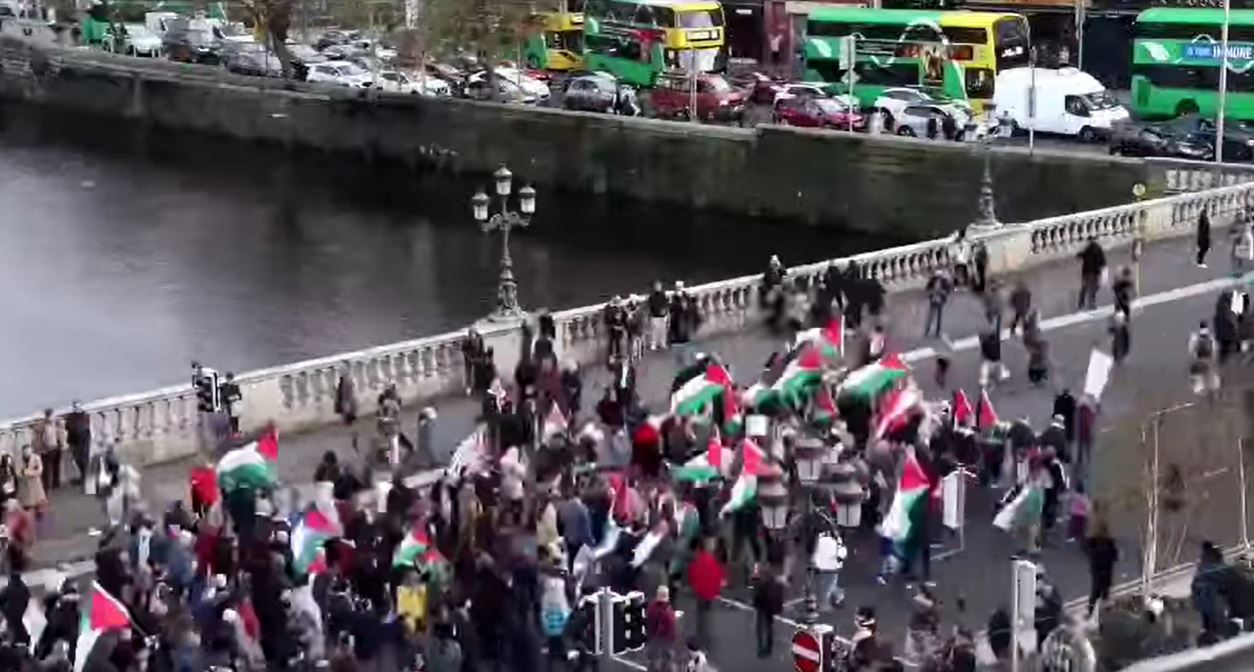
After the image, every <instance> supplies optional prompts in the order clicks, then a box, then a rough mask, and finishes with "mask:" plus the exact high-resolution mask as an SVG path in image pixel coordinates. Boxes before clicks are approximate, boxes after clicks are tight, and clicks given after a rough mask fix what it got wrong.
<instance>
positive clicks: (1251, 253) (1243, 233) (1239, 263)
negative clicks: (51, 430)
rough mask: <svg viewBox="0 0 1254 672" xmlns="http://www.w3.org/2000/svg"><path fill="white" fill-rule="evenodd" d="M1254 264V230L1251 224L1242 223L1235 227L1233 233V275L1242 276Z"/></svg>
mask: <svg viewBox="0 0 1254 672" xmlns="http://www.w3.org/2000/svg"><path fill="white" fill-rule="evenodd" d="M1252 266H1254V231H1251V227H1250V224H1248V223H1241V224H1237V225H1235V226H1234V227H1233V235H1232V275H1234V276H1236V277H1240V276H1242V275H1244V274H1245V272H1246V270H1248V269H1249V268H1251V267H1252Z"/></svg>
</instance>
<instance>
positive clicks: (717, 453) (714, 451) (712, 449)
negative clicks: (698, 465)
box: [705, 427, 723, 470]
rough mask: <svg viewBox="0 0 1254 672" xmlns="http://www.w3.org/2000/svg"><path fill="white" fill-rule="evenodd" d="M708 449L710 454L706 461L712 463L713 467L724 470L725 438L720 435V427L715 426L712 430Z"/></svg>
mask: <svg viewBox="0 0 1254 672" xmlns="http://www.w3.org/2000/svg"><path fill="white" fill-rule="evenodd" d="M707 450H708V451H709V454H708V455H707V456H706V458H705V459H706V461H708V462H709V463H710V466H711V467H714V468H715V469H719V470H722V468H723V440H722V438H720V437H719V435H718V427H715V428H714V431H712V432H710V444H709V447H708V448H707Z"/></svg>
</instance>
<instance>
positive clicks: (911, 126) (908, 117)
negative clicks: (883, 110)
mask: <svg viewBox="0 0 1254 672" xmlns="http://www.w3.org/2000/svg"><path fill="white" fill-rule="evenodd" d="M947 118H948V119H949V120H951V121H953V124H954V137H953V138H950V139H953V140H961V139H962V137H961V135H959V134H961V133H963V132H964V130H965V128H966V119H965V118H959V115H955V114H954V112H953V111H952V110H948V109H946V108H945V107H944V106H943V105H936V104H918V105H907V106H906V107H905V108H903V109H902V110H901V111H900V112H898V114H897V125H896V132H897V135H904V136H909V137H919V138H926V137H928V126H929V124H931V123H935V124H936V126H935V129H934V131H935V134H936V137H937V138H943V137H945V136H944V133H945V120H946V119H947Z"/></svg>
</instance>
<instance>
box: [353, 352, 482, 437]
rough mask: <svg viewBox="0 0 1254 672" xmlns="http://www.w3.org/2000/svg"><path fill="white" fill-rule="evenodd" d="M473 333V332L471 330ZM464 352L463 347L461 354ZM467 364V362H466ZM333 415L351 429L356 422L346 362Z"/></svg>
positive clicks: (467, 370) (468, 368)
mask: <svg viewBox="0 0 1254 672" xmlns="http://www.w3.org/2000/svg"><path fill="white" fill-rule="evenodd" d="M472 331H473V330H472ZM464 352H465V350H464V347H463V353H464ZM467 362H469V360H467ZM470 368H471V366H470V364H469V363H467V365H466V376H467V381H468V382H467V383H466V393H467V394H470V383H469V380H470V378H469V376H470ZM335 414H336V415H338V416H340V418H342V419H343V420H344V424H345V425H346V426H349V427H352V426H353V423H354V422H356V421H357V388H356V385H355V384H354V383H353V370H352V365H351V364H349V363H348V362H345V363H344V366H343V367H342V368H341V369H340V380H339V382H337V383H336V384H335Z"/></svg>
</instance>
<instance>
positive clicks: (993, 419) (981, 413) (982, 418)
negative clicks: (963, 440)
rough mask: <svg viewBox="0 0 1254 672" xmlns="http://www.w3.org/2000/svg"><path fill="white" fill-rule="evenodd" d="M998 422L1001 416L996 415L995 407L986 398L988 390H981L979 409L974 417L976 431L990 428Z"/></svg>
mask: <svg viewBox="0 0 1254 672" xmlns="http://www.w3.org/2000/svg"><path fill="white" fill-rule="evenodd" d="M999 422H1001V418H999V417H997V409H995V408H993V402H992V401H991V400H989V398H988V390H981V391H980V405H979V410H978V412H977V413H976V418H975V429H976V430H977V431H984V430H987V429H992V428H993V427H994V426H996V425H997V423H999Z"/></svg>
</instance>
